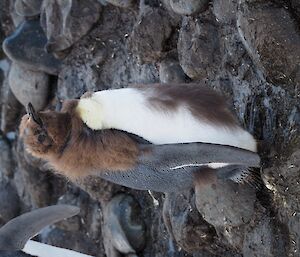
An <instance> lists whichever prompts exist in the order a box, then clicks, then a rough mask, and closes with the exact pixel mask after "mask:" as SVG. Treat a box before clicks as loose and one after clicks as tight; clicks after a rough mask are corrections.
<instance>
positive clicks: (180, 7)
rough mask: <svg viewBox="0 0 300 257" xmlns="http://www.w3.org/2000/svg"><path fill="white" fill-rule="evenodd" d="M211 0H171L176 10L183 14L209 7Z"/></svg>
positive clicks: (193, 12)
mask: <svg viewBox="0 0 300 257" xmlns="http://www.w3.org/2000/svg"><path fill="white" fill-rule="evenodd" d="M208 3H209V0H170V4H171V7H172V9H173V11H174V12H176V13H178V14H181V15H193V14H196V13H199V12H203V11H205V10H206V9H207V8H208Z"/></svg>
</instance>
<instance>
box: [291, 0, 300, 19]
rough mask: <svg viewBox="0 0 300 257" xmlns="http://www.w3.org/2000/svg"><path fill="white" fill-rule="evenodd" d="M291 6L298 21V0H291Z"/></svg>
mask: <svg viewBox="0 0 300 257" xmlns="http://www.w3.org/2000/svg"><path fill="white" fill-rule="evenodd" d="M290 2H291V5H292V8H293V11H294V12H295V14H296V15H297V17H298V19H300V2H299V1H298V0H291V1H290Z"/></svg>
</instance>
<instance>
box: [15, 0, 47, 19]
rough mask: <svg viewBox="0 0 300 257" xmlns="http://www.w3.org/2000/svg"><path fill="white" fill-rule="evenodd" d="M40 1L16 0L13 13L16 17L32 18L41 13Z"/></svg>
mask: <svg viewBox="0 0 300 257" xmlns="http://www.w3.org/2000/svg"><path fill="white" fill-rule="evenodd" d="M42 2H43V1H42V0H16V2H15V11H16V13H17V14H18V15H20V16H24V17H32V16H36V15H39V14H40V12H41V5H42Z"/></svg>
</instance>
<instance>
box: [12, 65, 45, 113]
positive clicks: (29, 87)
mask: <svg viewBox="0 0 300 257" xmlns="http://www.w3.org/2000/svg"><path fill="white" fill-rule="evenodd" d="M8 80H9V86H10V88H11V91H12V92H13V94H14V95H15V96H16V98H17V99H18V100H19V102H20V103H21V104H22V105H23V106H24V107H25V108H26V106H27V104H28V103H29V102H31V103H32V105H33V106H34V108H35V109H36V110H37V111H39V110H42V109H43V108H44V107H45V106H46V104H47V99H48V94H49V77H48V75H47V74H45V73H44V72H40V71H31V70H28V69H26V68H24V67H23V66H20V65H18V64H17V63H13V64H12V66H11V69H10V72H9V77H8Z"/></svg>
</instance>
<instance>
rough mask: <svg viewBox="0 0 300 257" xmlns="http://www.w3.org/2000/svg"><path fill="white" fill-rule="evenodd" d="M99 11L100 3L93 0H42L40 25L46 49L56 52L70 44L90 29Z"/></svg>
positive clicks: (97, 17)
mask: <svg viewBox="0 0 300 257" xmlns="http://www.w3.org/2000/svg"><path fill="white" fill-rule="evenodd" d="M100 11H101V5H100V4H99V3H98V2H97V1H93V0H86V1H80V0H73V1H67V2H65V1H59V0H55V1H53V0H45V1H43V4H42V12H41V25H42V27H43V29H44V31H45V34H46V36H47V39H48V42H47V44H46V49H47V51H48V52H57V51H62V50H64V49H66V48H68V47H70V46H72V45H73V44H74V43H75V42H76V41H78V40H79V39H80V38H81V37H82V36H84V35H85V34H86V33H87V32H88V31H89V30H90V29H91V27H92V26H93V24H94V23H95V22H96V21H97V20H98V19H99V17H100ZM54 17H55V18H54Z"/></svg>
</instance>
